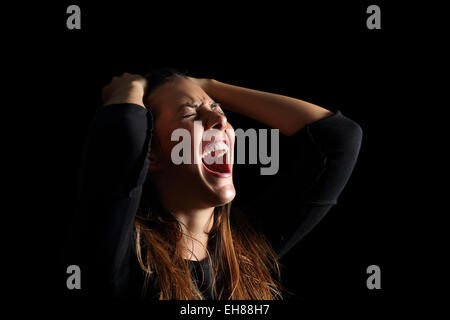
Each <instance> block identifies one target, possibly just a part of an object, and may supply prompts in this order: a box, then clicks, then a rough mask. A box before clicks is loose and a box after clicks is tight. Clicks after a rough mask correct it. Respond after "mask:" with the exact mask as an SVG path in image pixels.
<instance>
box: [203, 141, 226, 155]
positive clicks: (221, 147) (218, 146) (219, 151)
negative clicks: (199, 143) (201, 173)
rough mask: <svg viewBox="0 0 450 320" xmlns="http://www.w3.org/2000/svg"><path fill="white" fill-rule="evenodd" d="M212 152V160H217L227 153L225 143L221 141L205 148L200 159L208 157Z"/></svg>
mask: <svg viewBox="0 0 450 320" xmlns="http://www.w3.org/2000/svg"><path fill="white" fill-rule="evenodd" d="M213 151H214V158H219V157H221V156H223V155H224V154H225V153H227V152H228V146H227V145H226V143H224V142H222V141H219V142H213V143H210V144H208V145H207V146H206V148H205V150H204V151H203V155H202V158H205V157H206V156H209V155H210V154H211V153H212V152H213Z"/></svg>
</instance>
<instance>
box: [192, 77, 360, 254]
mask: <svg viewBox="0 0 450 320" xmlns="http://www.w3.org/2000/svg"><path fill="white" fill-rule="evenodd" d="M197 81H198V83H199V84H200V85H201V86H202V87H203V88H204V90H205V91H206V93H207V94H208V95H210V96H211V97H212V98H213V99H214V100H216V101H218V102H221V103H223V107H224V108H225V109H229V110H231V111H234V112H236V113H240V114H243V115H245V116H248V117H251V118H253V119H255V120H257V121H259V122H262V123H264V124H266V125H268V126H270V127H272V128H278V129H280V131H281V133H283V134H284V135H286V136H288V137H284V138H285V140H284V141H285V142H286V145H284V148H280V156H279V159H280V170H279V172H278V173H277V176H276V179H277V180H275V181H274V183H272V184H270V185H268V186H267V185H266V186H265V187H264V188H263V189H261V188H260V187H259V184H258V183H256V185H257V186H258V188H259V189H258V190H257V191H258V192H256V193H255V194H257V196H256V197H252V198H251V199H250V200H249V201H247V202H243V203H241V204H240V205H239V207H240V209H243V212H245V213H246V214H247V216H248V217H249V218H250V220H251V221H252V224H253V226H255V227H257V228H258V229H259V230H260V231H261V232H262V233H263V234H264V235H265V236H266V237H267V238H268V240H269V241H270V242H271V244H272V245H273V247H274V249H275V250H276V252H277V254H278V257H279V258H281V257H282V256H283V255H284V254H286V252H288V251H289V250H291V249H292V248H293V247H294V246H295V245H296V244H297V243H298V242H299V241H300V240H301V239H302V238H303V237H304V236H305V235H306V234H308V233H309V232H310V231H311V230H312V229H313V228H314V227H315V226H316V225H317V224H318V223H319V222H320V221H321V219H322V218H323V217H324V216H325V215H326V214H327V213H328V212H329V210H330V209H331V208H332V207H333V206H334V205H335V204H336V203H337V200H338V197H339V195H340V194H341V192H342V190H343V189H344V187H345V185H346V184H347V181H348V179H349V178H350V176H351V174H352V172H353V168H354V166H355V164H356V160H357V157H358V154H359V150H360V146H361V141H362V129H361V127H360V126H359V125H358V123H356V122H354V121H353V120H351V119H349V118H347V117H346V116H345V115H343V114H342V113H341V112H340V111H339V110H335V109H333V112H331V111H329V110H327V109H324V108H322V107H319V106H316V105H313V104H311V103H308V102H305V101H301V100H298V99H294V98H289V97H285V96H280V95H276V94H271V93H266V92H260V91H256V90H251V89H245V88H240V87H236V86H232V85H228V84H224V83H220V82H218V81H214V80H198V79H197ZM280 142H281V141H280Z"/></svg>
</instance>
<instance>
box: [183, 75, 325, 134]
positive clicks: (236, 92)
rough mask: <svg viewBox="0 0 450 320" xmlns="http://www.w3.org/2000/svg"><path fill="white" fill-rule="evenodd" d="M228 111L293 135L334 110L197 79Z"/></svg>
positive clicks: (276, 95)
mask: <svg viewBox="0 0 450 320" xmlns="http://www.w3.org/2000/svg"><path fill="white" fill-rule="evenodd" d="M191 80H193V81H194V82H196V83H197V84H199V85H200V86H201V87H202V88H203V90H205V92H206V93H207V94H208V95H209V96H211V97H212V98H213V99H214V100H216V101H218V102H220V103H222V104H223V107H224V108H225V109H228V110H230V111H233V112H236V113H239V114H242V115H244V116H247V117H249V118H252V119H255V120H257V121H259V122H261V123H264V124H265V125H267V126H269V127H272V128H277V129H279V130H280V132H281V133H282V134H284V135H286V136H291V135H293V134H294V133H295V132H297V131H298V130H300V129H301V128H303V127H304V126H305V125H307V124H309V123H312V122H314V121H317V120H319V119H322V118H324V117H326V116H329V115H331V114H332V113H331V111H329V110H327V109H324V108H322V107H319V106H316V105H314V104H312V103H309V102H306V101H302V100H299V99H295V98H291V97H286V96H282V95H278V94H274V93H268V92H263V91H257V90H252V89H247V88H242V87H238V86H233V85H230V84H226V83H222V82H219V81H217V80H213V79H194V78H191Z"/></svg>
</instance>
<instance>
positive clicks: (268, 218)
mask: <svg viewBox="0 0 450 320" xmlns="http://www.w3.org/2000/svg"><path fill="white" fill-rule="evenodd" d="M102 96H103V101H104V105H103V106H102V107H101V108H99V109H98V110H97V111H96V113H95V115H94V118H93V120H92V124H91V127H90V131H89V136H88V139H87V143H86V147H85V150H84V156H83V161H82V167H81V171H80V189H79V191H80V193H79V199H80V206H79V209H80V210H79V211H80V213H81V216H82V217H83V218H84V220H83V223H82V224H83V226H85V227H86V228H85V231H84V232H85V233H84V234H83V237H82V239H83V245H82V253H83V262H82V263H81V264H82V271H83V279H84V280H85V282H84V284H83V288H84V290H85V291H86V292H88V294H89V295H102V296H112V297H143V298H145V299H280V298H282V297H283V288H282V286H281V284H280V281H279V276H280V274H279V262H278V260H279V259H280V258H281V257H282V256H283V255H284V254H285V253H286V252H287V251H288V250H290V249H291V248H292V247H294V246H295V244H296V243H298V241H300V239H301V238H303V237H304V236H305V234H307V233H308V232H309V231H310V230H311V229H312V228H313V227H314V226H315V225H316V224H317V223H318V222H319V221H320V220H321V219H322V218H323V216H324V215H325V214H326V213H327V212H328V211H329V209H330V208H331V207H332V206H333V205H334V204H336V200H337V198H338V196H339V194H340V193H341V191H342V189H343V188H344V185H345V184H346V182H347V180H348V178H349V177H350V174H351V172H352V170H353V167H354V165H355V162H356V159H357V155H358V152H359V148H360V144H361V137H362V131H361V128H360V127H359V125H358V124H356V123H355V122H354V121H352V120H350V119H348V118H347V117H345V116H344V115H343V114H342V113H341V112H340V111H337V110H334V111H333V112H332V111H330V110H327V109H325V108H322V107H319V106H316V105H314V104H311V103H308V102H305V101H302V100H298V99H294V98H290V97H286V96H281V95H277V94H272V93H267V92H261V91H255V90H251V89H246V88H241V87H237V86H233V85H229V84H225V83H222V82H219V81H216V80H212V79H195V78H191V77H187V76H185V75H183V74H180V73H178V72H176V71H173V70H170V69H159V70H155V71H152V72H150V73H149V74H148V75H147V76H146V77H142V76H139V75H132V74H128V73H124V74H123V75H122V76H120V77H114V78H113V79H112V81H111V83H110V84H108V85H107V86H106V87H105V88H103V92H102ZM226 110H230V111H233V112H236V113H239V114H242V115H244V116H247V117H250V118H253V119H255V120H257V121H259V122H261V123H263V124H265V125H267V126H269V127H272V128H277V129H279V130H280V132H281V134H283V135H285V136H287V138H286V139H287V141H288V146H287V148H288V150H287V154H288V156H287V159H286V162H285V165H286V167H285V168H283V171H282V172H280V174H279V177H278V181H277V183H276V184H274V185H271V186H266V187H264V188H262V189H261V190H259V189H258V194H259V197H257V198H255V199H249V201H248V202H245V203H243V205H242V206H241V208H240V209H237V208H232V207H231V202H232V200H233V198H234V197H235V194H236V191H235V187H234V185H233V175H232V172H233V150H234V144H235V135H234V131H233V127H232V126H231V124H230V123H229V122H228V121H227V117H226V113H225V112H226ZM176 129H184V130H185V131H184V132H189V133H190V137H191V138H192V140H191V143H190V150H189V151H190V153H191V155H190V156H191V159H192V161H189V162H188V163H181V164H175V163H174V160H173V152H172V151H173V150H174V147H175V146H176V145H177V144H179V141H172V140H173V139H171V136H172V133H173V132H174V131H175V130H176ZM211 132H214V138H209V139H205V137H207V136H208V134H209V133H211ZM184 152H187V150H186V149H185V150H184V151H182V153H184ZM188 153H189V152H188ZM206 159H209V160H208V161H206ZM218 159H221V161H218ZM211 161H212V162H211ZM214 162H215V163H214ZM255 187H256V186H255Z"/></svg>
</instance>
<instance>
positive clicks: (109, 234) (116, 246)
mask: <svg viewBox="0 0 450 320" xmlns="http://www.w3.org/2000/svg"><path fill="white" fill-rule="evenodd" d="M152 128H153V119H152V116H151V112H150V111H149V110H147V109H145V108H143V107H141V106H138V105H135V104H129V103H126V104H125V103H124V104H113V105H108V106H105V107H101V108H99V109H97V110H96V112H95V114H94V117H93V119H92V122H91V126H90V129H89V133H88V137H87V140H86V143H85V147H84V152H83V157H82V163H81V169H80V171H79V182H78V183H79V184H78V185H79V189H78V197H79V198H78V199H79V211H80V217H81V220H82V223H81V227H82V228H83V231H82V240H81V243H82V245H81V255H82V261H83V262H82V263H83V267H84V269H82V272H83V275H84V276H85V277H87V283H86V285H87V291H88V292H89V294H91V293H92V294H100V295H102V296H103V295H106V296H108V295H111V294H112V295H113V296H120V295H122V294H123V292H124V291H125V290H126V285H127V283H128V282H129V281H128V277H129V276H130V274H129V273H130V270H129V268H130V265H129V261H130V258H131V253H132V248H133V247H132V245H133V223H134V218H135V215H136V211H137V208H138V205H139V201H140V197H141V192H142V185H143V183H144V181H145V178H146V176H147V171H148V165H149V160H148V154H149V152H150V143H151V137H152Z"/></svg>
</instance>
